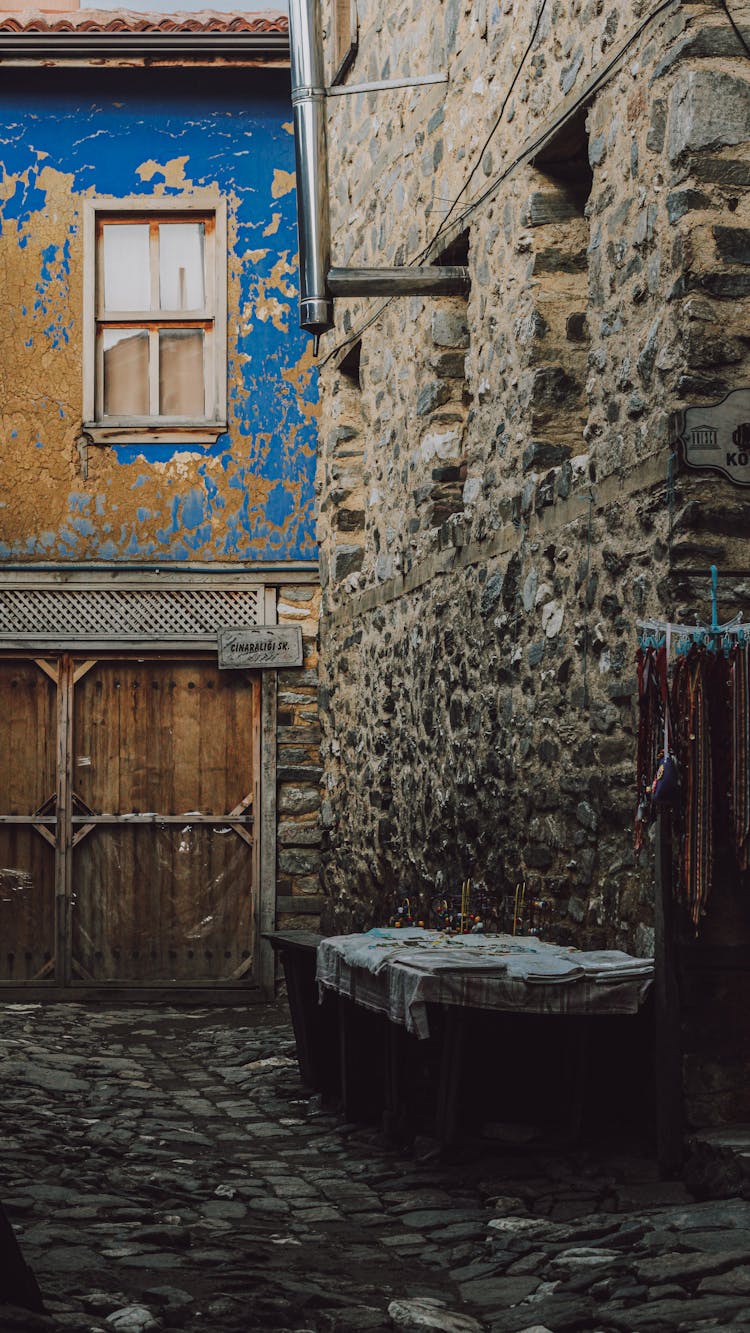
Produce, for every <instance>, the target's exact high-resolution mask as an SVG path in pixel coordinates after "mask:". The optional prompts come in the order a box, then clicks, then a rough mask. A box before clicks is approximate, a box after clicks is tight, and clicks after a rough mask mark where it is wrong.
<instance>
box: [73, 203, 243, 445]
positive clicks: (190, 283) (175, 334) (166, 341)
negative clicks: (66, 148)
mask: <svg viewBox="0 0 750 1333" xmlns="http://www.w3.org/2000/svg"><path fill="white" fill-rule="evenodd" d="M84 233H85V234H84V250H85V281H84V311H85V315H84V318H85V333H84V423H83V426H84V430H85V432H86V433H87V434H88V435H90V436H91V438H92V439H93V440H94V441H95V442H97V443H113V444H116V443H126V442H128V441H133V440H135V441H142V442H151V443H160V442H169V441H172V440H175V439H177V440H184V441H186V442H193V443H203V442H206V441H211V440H215V439H216V438H217V436H218V435H220V434H221V433H222V431H224V430H225V429H226V422H225V416H226V318H227V316H226V213H225V209H224V205H223V203H222V202H220V201H217V200H213V201H211V203H210V204H207V205H206V206H203V205H202V204H201V203H200V202H199V201H197V200H196V199H195V198H194V196H192V195H191V196H190V199H189V200H185V199H179V198H174V199H160V200H159V201H158V207H154V208H150V209H147V208H146V207H144V200H143V199H142V198H138V199H124V200H100V199H98V200H94V201H91V202H89V204H88V208H87V214H86V220H85V229H84Z"/></svg>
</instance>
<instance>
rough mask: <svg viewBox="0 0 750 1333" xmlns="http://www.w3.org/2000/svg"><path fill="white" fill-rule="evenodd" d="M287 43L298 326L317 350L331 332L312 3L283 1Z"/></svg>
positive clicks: (320, 91)
mask: <svg viewBox="0 0 750 1333" xmlns="http://www.w3.org/2000/svg"><path fill="white" fill-rule="evenodd" d="M289 42H290V48H291V50H290V54H291V65H292V106H293V108H294V154H295V158H296V165H297V229H298V232H299V271H300V303H299V321H300V324H301V326H302V328H303V329H307V331H308V333H312V334H313V336H314V338H315V341H316V349H317V340H318V338H319V337H320V335H321V333H325V332H326V330H327V329H331V328H333V300H332V298H331V295H330V293H329V291H328V286H327V282H326V278H327V275H328V268H329V265H330V258H331V236H330V226H329V219H328V153H327V149H326V90H325V82H324V78H323V34H322V31H321V25H320V5H319V4H318V3H317V0H289Z"/></svg>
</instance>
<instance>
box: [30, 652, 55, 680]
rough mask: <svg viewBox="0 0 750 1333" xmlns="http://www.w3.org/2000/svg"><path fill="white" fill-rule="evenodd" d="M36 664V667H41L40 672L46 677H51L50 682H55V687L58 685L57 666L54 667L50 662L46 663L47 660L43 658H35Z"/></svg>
mask: <svg viewBox="0 0 750 1333" xmlns="http://www.w3.org/2000/svg"><path fill="white" fill-rule="evenodd" d="M34 662H35V664H36V666H38V667H39V670H40V671H43V672H44V674H45V676H49V678H50V680H52V681H54V682H55V685H56V684H57V666H56V665H55V666H53V665H52V664H51V663H50V662H45V660H44V658H43V657H35V658H34Z"/></svg>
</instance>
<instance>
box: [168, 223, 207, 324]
mask: <svg viewBox="0 0 750 1333" xmlns="http://www.w3.org/2000/svg"><path fill="white" fill-rule="evenodd" d="M204 231H205V228H204V225H203V223H202V222H171V223H169V222H165V223H162V224H161V225H160V227H159V303H160V305H161V308H162V310H202V309H203V305H204V302H205V294H204V282H203V243H204Z"/></svg>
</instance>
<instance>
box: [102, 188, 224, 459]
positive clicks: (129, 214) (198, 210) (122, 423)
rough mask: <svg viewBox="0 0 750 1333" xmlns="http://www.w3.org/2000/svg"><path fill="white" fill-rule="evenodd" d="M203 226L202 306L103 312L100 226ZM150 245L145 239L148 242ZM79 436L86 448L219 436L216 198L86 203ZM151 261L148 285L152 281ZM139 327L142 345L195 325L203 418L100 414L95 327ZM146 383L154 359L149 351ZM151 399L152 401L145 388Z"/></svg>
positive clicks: (219, 206)
mask: <svg viewBox="0 0 750 1333" xmlns="http://www.w3.org/2000/svg"><path fill="white" fill-rule="evenodd" d="M164 220H170V221H172V222H176V221H181V220H182V221H186V222H199V221H202V222H205V223H206V224H207V227H206V238H207V244H206V251H205V254H206V271H205V284H206V290H205V304H204V307H203V309H202V310H201V311H200V312H198V313H197V314H196V312H192V311H191V312H190V313H189V314H181V313H180V312H171V311H165V312H161V311H158V310H157V309H156V308H154V309H151V310H149V311H130V310H129V311H123V312H117V311H108V312H107V313H106V316H105V312H104V310H103V307H102V306H101V303H100V293H101V289H102V282H101V246H100V243H99V238H100V235H101V230H102V226H103V224H104V223H105V222H115V223H117V222H120V223H127V222H133V223H136V222H144V223H150V224H151V225H152V227H153V228H155V227H156V226H158V224H159V222H160V221H164ZM152 245H153V241H152ZM83 250H84V278H83V321H84V322H83V431H84V433H85V434H86V435H87V436H88V437H89V438H90V439H91V441H92V442H93V443H94V444H171V443H185V444H209V443H213V442H214V441H215V440H217V439H218V437H219V436H220V435H222V434H223V433H224V432H225V431H226V428H227V423H226V376H227V215H226V201H225V200H224V199H222V198H220V197H219V196H218V195H216V194H210V193H205V194H204V193H196V194H191V195H171V196H169V197H168V198H152V197H149V198H144V197H143V196H142V195H134V196H132V197H129V198H126V199H111V198H99V199H87V200H86V201H85V203H84V217H83ZM153 262H154V261H153V257H152V281H155V280H156V279H155V278H154V271H153ZM129 327H132V328H134V329H135V328H138V329H142V328H145V329H147V330H148V333H149V342H150V343H153V342H155V341H158V338H159V331H160V330H161V329H169V328H172V327H177V328H201V329H204V330H205V332H206V335H207V336H206V341H205V349H206V350H205V388H206V414H205V416H203V417H200V418H196V419H195V420H192V419H186V418H185V417H164V416H148V417H142V416H139V417H135V416H134V417H127V416H118V417H104V415H103V410H102V409H103V404H102V392H103V382H102V381H103V374H102V371H103V367H102V364H101V357H100V352H99V347H100V342H101V340H100V339H99V338H98V336H97V335H98V331H99V330H100V329H103V328H129ZM151 353H152V354H151V360H150V368H151V378H152V379H153V377H154V376H155V375H157V374H158V362H157V360H156V358H155V357H154V356H153V347H152V348H151ZM151 399H152V402H153V400H154V390H153V385H152V386H151Z"/></svg>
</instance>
